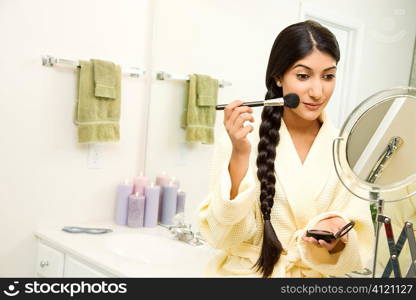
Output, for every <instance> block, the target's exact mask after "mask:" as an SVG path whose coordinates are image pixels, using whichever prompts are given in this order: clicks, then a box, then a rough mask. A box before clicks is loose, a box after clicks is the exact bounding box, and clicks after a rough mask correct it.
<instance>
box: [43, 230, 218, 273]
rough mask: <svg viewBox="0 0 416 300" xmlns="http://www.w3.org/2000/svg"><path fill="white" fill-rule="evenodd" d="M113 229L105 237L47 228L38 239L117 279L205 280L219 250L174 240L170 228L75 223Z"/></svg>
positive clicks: (103, 235)
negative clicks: (164, 278) (207, 269)
mask: <svg viewBox="0 0 416 300" xmlns="http://www.w3.org/2000/svg"><path fill="white" fill-rule="evenodd" d="M75 226H81V227H95V228H97V227H100V228H111V229H112V230H113V232H110V233H105V234H95V235H94V234H86V233H67V232H64V231H62V230H61V228H62V227H63V226H56V227H51V226H46V227H41V228H39V229H37V230H36V231H35V236H36V237H37V238H39V239H41V240H42V241H44V242H46V243H47V244H49V245H50V246H52V247H54V248H56V249H57V250H60V251H62V252H64V253H66V254H70V255H72V256H74V257H76V258H79V259H81V260H83V261H85V262H87V263H89V264H90V265H92V266H95V267H97V268H98V269H102V270H103V271H105V272H106V273H109V275H110V276H114V277H205V275H204V269H205V267H206V264H207V263H208V261H209V260H210V259H211V258H212V257H213V256H214V255H215V254H216V253H218V250H216V249H213V248H211V247H210V246H209V245H207V244H205V245H202V246H192V245H188V244H186V243H184V242H181V241H177V240H174V239H173V237H172V235H171V233H170V232H169V231H168V229H166V228H164V227H161V226H157V227H153V228H129V227H127V226H119V225H116V224H114V223H113V224H112V223H111V222H108V223H88V224H76V225H75Z"/></svg>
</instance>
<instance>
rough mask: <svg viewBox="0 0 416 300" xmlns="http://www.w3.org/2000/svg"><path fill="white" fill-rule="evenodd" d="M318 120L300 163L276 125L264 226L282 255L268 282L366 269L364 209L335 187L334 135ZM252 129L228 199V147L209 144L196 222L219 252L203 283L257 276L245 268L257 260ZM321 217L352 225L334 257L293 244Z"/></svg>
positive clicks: (368, 236) (225, 141) (368, 244)
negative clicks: (205, 187) (270, 201)
mask: <svg viewBox="0 0 416 300" xmlns="http://www.w3.org/2000/svg"><path fill="white" fill-rule="evenodd" d="M320 120H321V121H322V122H323V124H322V126H321V128H320V130H319V133H318V135H317V136H316V138H315V140H314V143H313V145H312V147H311V149H310V151H309V153H308V155H307V157H306V159H305V161H304V163H303V164H302V162H301V160H300V158H299V156H298V154H297V151H296V149H295V146H294V144H293V142H292V139H291V136H290V133H289V132H288V130H287V127H286V125H285V123H284V121H283V119H282V124H281V128H280V143H279V145H278V147H277V148H276V161H275V169H276V173H277V176H276V194H275V197H274V205H273V208H272V211H271V222H272V224H273V227H274V229H275V231H276V234H277V236H278V238H279V240H280V242H281V243H282V245H283V248H284V249H285V250H286V253H285V254H283V255H282V256H281V257H280V260H279V261H278V263H277V264H276V265H275V268H274V272H273V274H272V276H273V277H327V276H343V275H344V274H345V273H347V272H351V271H355V270H362V269H363V268H365V267H370V265H371V258H372V248H373V243H374V242H373V240H374V229H373V225H372V221H371V213H370V210H369V204H368V202H366V201H363V200H360V199H358V198H354V197H353V196H352V195H351V194H349V192H348V191H347V190H346V189H345V187H344V186H342V184H341V182H340V181H339V179H338V177H337V175H336V173H335V170H334V166H333V161H332V141H333V139H334V138H335V137H337V136H338V130H337V129H336V128H334V127H333V125H332V123H331V122H330V120H329V119H328V118H327V117H326V114H325V113H323V114H322V115H321V116H320ZM260 122H261V120H256V122H255V123H254V129H255V130H254V131H253V132H252V133H251V134H249V135H248V138H249V140H250V142H251V145H252V151H251V154H250V161H249V168H248V171H247V174H246V176H245V177H244V178H243V180H242V182H241V184H240V186H239V191H238V195H237V196H236V197H235V198H234V199H233V200H230V190H231V179H230V175H229V172H228V165H229V161H230V157H231V151H232V144H231V141H230V139H229V137H228V135H227V134H226V133H225V134H224V135H223V137H222V138H221V139H219V141H218V143H217V144H216V145H215V150H214V157H213V163H212V169H211V173H210V190H209V191H210V192H209V194H208V196H207V197H206V198H205V200H204V201H203V203H202V204H201V205H200V207H199V215H198V216H199V225H200V231H201V233H202V235H203V236H204V237H205V238H206V239H207V241H208V242H209V244H210V245H211V246H213V247H214V248H218V249H222V250H223V251H221V253H220V254H219V255H218V256H216V257H215V259H214V260H212V261H211V262H210V264H209V265H208V266H207V273H206V276H233V277H240V276H250V277H259V276H261V274H260V273H257V272H256V271H255V270H254V269H253V268H252V266H253V265H254V263H255V262H256V261H257V259H258V257H259V255H260V249H261V244H262V235H263V216H262V213H261V210H260V200H259V198H260V196H259V195H260V182H259V181H258V178H257V175H256V172H257V166H256V158H257V153H258V152H257V145H258V141H259V136H258V128H259V126H260ZM328 216H339V217H341V218H343V219H344V220H345V222H349V221H350V220H354V221H355V227H354V228H353V229H352V230H351V231H350V232H349V234H348V242H347V244H346V246H345V248H344V249H343V250H342V251H340V252H338V253H335V254H329V252H328V251H327V250H326V249H325V248H318V247H316V246H314V245H312V244H310V243H307V242H304V241H303V240H302V239H301V237H302V236H303V235H304V234H305V232H306V230H307V229H313V228H314V227H315V225H316V224H317V223H318V222H319V221H320V220H322V219H324V218H326V217H328ZM370 269H371V267H370Z"/></svg>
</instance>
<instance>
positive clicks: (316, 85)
mask: <svg viewBox="0 0 416 300" xmlns="http://www.w3.org/2000/svg"><path fill="white" fill-rule="evenodd" d="M322 94H323V86H322V83H321V81H320V80H319V79H317V80H314V81H313V82H312V85H311V87H310V88H309V96H310V97H311V98H313V99H314V100H318V101H319V100H320V99H321V97H322Z"/></svg>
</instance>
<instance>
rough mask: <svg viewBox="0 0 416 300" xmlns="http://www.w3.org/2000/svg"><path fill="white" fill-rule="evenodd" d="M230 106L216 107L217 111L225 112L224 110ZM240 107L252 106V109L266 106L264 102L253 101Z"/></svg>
mask: <svg viewBox="0 0 416 300" xmlns="http://www.w3.org/2000/svg"><path fill="white" fill-rule="evenodd" d="M227 105H228V104H220V105H216V106H215V109H216V110H224V108H225V107H226V106H227ZM239 106H250V107H255V106H264V101H251V102H244V103H242V104H241V105H239Z"/></svg>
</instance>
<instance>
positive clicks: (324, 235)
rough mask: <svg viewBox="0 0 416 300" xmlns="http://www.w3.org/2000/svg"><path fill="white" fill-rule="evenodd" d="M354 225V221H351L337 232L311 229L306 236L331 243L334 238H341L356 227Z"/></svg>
mask: <svg viewBox="0 0 416 300" xmlns="http://www.w3.org/2000/svg"><path fill="white" fill-rule="evenodd" d="M354 225H355V223H354V221H351V222H349V223H348V224H347V225H345V226H344V227H342V228H341V229H340V230H339V231H338V232H337V233H335V234H334V233H333V232H331V231H327V230H320V229H311V230H307V231H306V236H307V237H314V238H315V239H317V240H324V241H325V242H327V243H331V242H332V241H333V240H336V239H339V238H340V237H342V236H344V235H346V234H347V233H348V232H349V231H350V230H351V229H352V228H353V227H354Z"/></svg>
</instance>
